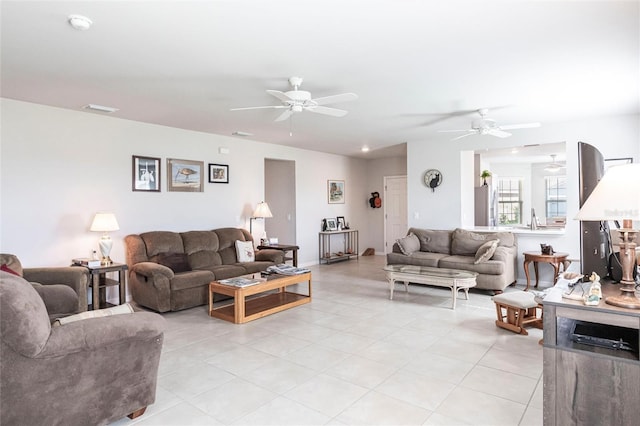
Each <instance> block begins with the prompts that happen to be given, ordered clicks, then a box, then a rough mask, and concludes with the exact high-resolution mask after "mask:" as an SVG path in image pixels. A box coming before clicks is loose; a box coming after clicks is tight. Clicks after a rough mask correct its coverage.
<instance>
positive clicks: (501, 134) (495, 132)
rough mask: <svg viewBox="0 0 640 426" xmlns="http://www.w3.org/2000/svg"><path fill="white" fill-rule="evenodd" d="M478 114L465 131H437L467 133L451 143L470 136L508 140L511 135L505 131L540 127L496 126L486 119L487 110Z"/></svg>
mask: <svg viewBox="0 0 640 426" xmlns="http://www.w3.org/2000/svg"><path fill="white" fill-rule="evenodd" d="M477 112H478V114H480V118H479V119H477V120H473V121H472V122H471V129H467V130H438V132H441V133H446V132H467V133H466V134H464V135H462V136H458V137H455V138H453V139H451V140H452V141H455V140H458V139H462V138H466V137H467V136H471V135H491V136H496V137H498V138H508V137H509V136H511V133H509V132H506V131H505V130H515V129H532V128H534V127H540V126H541V124H540V123H522V124H509V125H506V126H498V124H497V123H496V121H495V120H492V119H491V118H486V117H487V114H488V113H489V109H487V108H481V109H479V110H478V111H477Z"/></svg>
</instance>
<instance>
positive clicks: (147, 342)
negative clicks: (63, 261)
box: [0, 272, 165, 426]
mask: <svg viewBox="0 0 640 426" xmlns="http://www.w3.org/2000/svg"><path fill="white" fill-rule="evenodd" d="M49 288H50V290H58V291H59V290H62V291H65V290H68V288H67V287H64V286H49ZM69 291H70V290H69ZM48 309H51V308H50V307H49V306H48V305H46V301H44V300H43V299H41V298H40V297H39V296H38V293H37V292H36V290H35V289H34V287H32V286H31V285H29V283H28V282H27V281H25V280H24V279H23V278H21V277H19V276H16V275H13V274H11V273H8V272H0V424H2V425H43V424H46V425H65V426H70V425H88V424H92V425H99V424H100V425H101V424H107V423H110V422H113V421H115V420H118V419H121V418H123V417H125V416H128V415H133V414H134V413H135V414H139V413H140V412H141V411H142V410H143V409H144V408H145V407H146V406H148V405H150V404H152V403H153V402H154V401H155V395H156V383H157V371H158V365H159V362H160V352H161V349H162V342H163V333H164V328H165V321H164V319H163V318H162V317H161V316H160V315H158V314H154V313H152V312H136V313H131V314H125V315H113V316H109V317H104V318H92V319H85V320H81V321H76V322H71V323H69V324H65V325H61V326H57V327H55V326H51V324H50V323H49V315H51V314H52V313H53V312H52V311H48ZM48 314H49V315H48Z"/></svg>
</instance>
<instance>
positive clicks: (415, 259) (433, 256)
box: [387, 251, 449, 267]
mask: <svg viewBox="0 0 640 426" xmlns="http://www.w3.org/2000/svg"><path fill="white" fill-rule="evenodd" d="M447 256H449V255H448V254H444V253H426V252H423V251H416V252H413V253H412V254H411V255H410V256H407V255H404V254H402V253H387V264H388V265H418V266H432V267H437V266H438V262H439V261H440V259H442V258H443V257H447Z"/></svg>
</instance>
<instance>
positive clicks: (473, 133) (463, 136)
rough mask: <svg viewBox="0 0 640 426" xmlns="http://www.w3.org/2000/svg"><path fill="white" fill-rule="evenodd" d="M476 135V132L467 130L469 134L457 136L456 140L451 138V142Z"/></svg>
mask: <svg viewBox="0 0 640 426" xmlns="http://www.w3.org/2000/svg"><path fill="white" fill-rule="evenodd" d="M476 134H478V132H476V131H475V130H469V133H467V134H466V135H462V136H458V137H457V138H453V139H451V140H452V141H457V140H458V139H462V138H466V137H467V136H471V135H476Z"/></svg>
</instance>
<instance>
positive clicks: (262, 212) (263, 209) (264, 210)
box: [249, 201, 273, 234]
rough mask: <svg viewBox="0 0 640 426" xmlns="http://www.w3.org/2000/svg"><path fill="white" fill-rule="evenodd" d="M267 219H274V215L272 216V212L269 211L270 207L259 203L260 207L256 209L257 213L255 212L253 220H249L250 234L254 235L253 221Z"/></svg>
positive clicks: (264, 203) (262, 202)
mask: <svg viewBox="0 0 640 426" xmlns="http://www.w3.org/2000/svg"><path fill="white" fill-rule="evenodd" d="M265 217H273V215H272V214H271V210H270V209H269V205H268V204H267V203H266V202H264V201H261V202H259V203H258V206H257V207H256V209H255V211H254V212H253V216H252V217H251V218H249V233H250V234H252V233H253V227H252V225H253V221H254V220H255V219H264V218H265Z"/></svg>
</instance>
